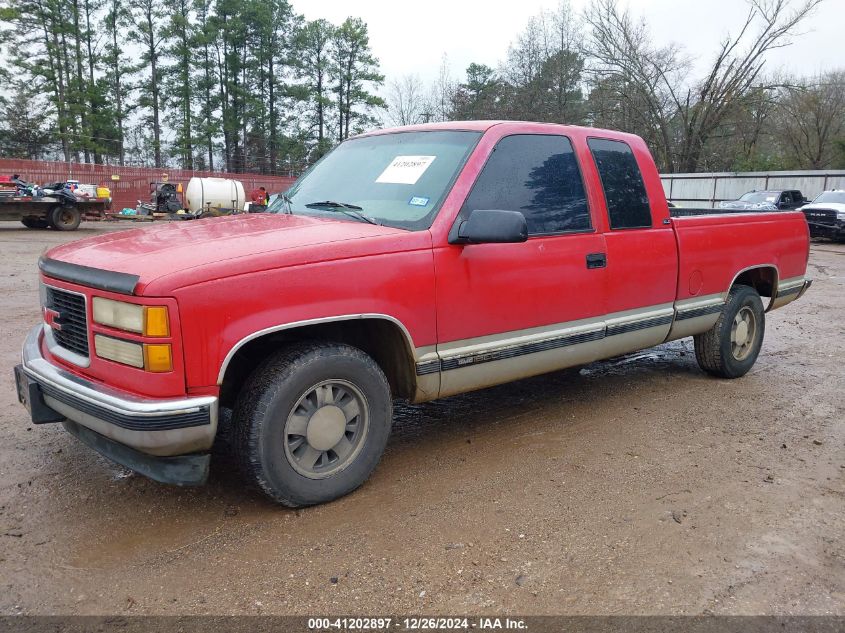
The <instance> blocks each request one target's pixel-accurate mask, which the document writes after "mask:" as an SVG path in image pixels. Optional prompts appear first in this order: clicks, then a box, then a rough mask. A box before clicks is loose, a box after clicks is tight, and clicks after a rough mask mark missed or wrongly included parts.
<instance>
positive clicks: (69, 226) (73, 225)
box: [49, 206, 82, 231]
mask: <svg viewBox="0 0 845 633" xmlns="http://www.w3.org/2000/svg"><path fill="white" fill-rule="evenodd" d="M49 216H50V224H51V225H52V227H53V228H54V229H56V230H57V231H75V230H76V229H78V228H79V223H80V222H82V214H81V213H80V212H79V209H77V208H76V207H61V206H59V207H54V208H53V210H52V211H51V212H50V214H49Z"/></svg>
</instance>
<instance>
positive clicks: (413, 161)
mask: <svg viewBox="0 0 845 633" xmlns="http://www.w3.org/2000/svg"><path fill="white" fill-rule="evenodd" d="M435 158H437V156H397V157H396V158H394V159H393V160H392V161H391V162H390V164H389V165H388V166H387V169H385V170H384V171H383V172H381V175H380V176H379V177H378V178H376V182H381V183H386V184H391V185H415V184H417V181H418V180H419V179H420V176H422V175H423V174H424V173H425V170H426V169H428V167H429V165H431V163H433V162H434V159H435Z"/></svg>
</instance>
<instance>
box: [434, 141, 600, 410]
mask: <svg viewBox="0 0 845 633" xmlns="http://www.w3.org/2000/svg"><path fill="white" fill-rule="evenodd" d="M475 209H503V210H510V211H521V212H522V213H523V214H524V215H525V217H526V221H527V224H528V234H529V237H528V240H527V241H526V242H523V243H516V244H447V245H444V246H442V247H439V248H435V251H434V264H435V274H436V293H437V330H438V345H437V350H438V354H439V356H440V369H441V389H440V396H441V397H442V396H447V395H450V394H454V393H460V392H463V391H468V390H471V389H477V388H481V387H486V386H490V385H494V384H498V383H502V382H507V381H510V380H515V379H518V378H522V377H526V376H531V375H536V374H540V373H545V372H548V371H553V370H555V369H559V368H561V367H565V366H570V365H574V364H579V363H584V362H589V361H591V360H594V359H596V358H598V357H599V355H600V350H601V337H602V336H603V332H604V321H603V317H604V314H605V305H606V286H607V279H606V271H607V258H606V250H605V242H604V236H603V235H602V234H601V233H599V232H597V231H596V230H595V228H594V227H595V222H594V220H593V218H592V217H591V214H590V207H589V204H588V201H587V194H586V191H585V187H584V183H583V180H582V177H581V170H580V167H579V161H578V158H577V156H576V153H575V151H574V149H573V146H572V143H571V141H570V139H569V138H567V137H566V136H562V135H550V134H516V135H509V136H504V137H503V138H501V139H499V140H498V142H497V144H496V146H495V148H494V149H493V151H492V153H491V155H490V156H489V158H488V160H487V163H486V165H485V166H484V168H483V169H482V171H481V172H480V174H479V176H478V178H477V179H476V181H475V184H474V185H473V187H472V189H471V191H470V193H469V195H468V196H467V198H466V200H465V202H464V204H463V206H462V208H461V212H460V215H459V217H458V220H457V223H459V222H460V221H461V220H462V219H464V218H466V217H468V214H469V213H470V212H471V211H473V210H475Z"/></svg>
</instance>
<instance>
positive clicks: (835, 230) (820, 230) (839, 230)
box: [807, 219, 845, 240]
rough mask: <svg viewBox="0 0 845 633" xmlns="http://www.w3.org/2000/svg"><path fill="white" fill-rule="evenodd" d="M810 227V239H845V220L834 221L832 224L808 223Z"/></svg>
mask: <svg viewBox="0 0 845 633" xmlns="http://www.w3.org/2000/svg"><path fill="white" fill-rule="evenodd" d="M807 224H808V225H809V227H810V237H826V238H828V239H831V240H842V239H845V220H839V219H836V220H833V221H832V222H828V223H824V224H822V223H821V222H807Z"/></svg>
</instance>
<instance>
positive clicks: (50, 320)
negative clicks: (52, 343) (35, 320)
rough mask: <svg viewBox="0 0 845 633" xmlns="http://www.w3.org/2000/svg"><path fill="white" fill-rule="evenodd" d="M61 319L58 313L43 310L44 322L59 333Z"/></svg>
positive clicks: (46, 309) (47, 309)
mask: <svg viewBox="0 0 845 633" xmlns="http://www.w3.org/2000/svg"><path fill="white" fill-rule="evenodd" d="M61 318H62V315H61V313H60V312H56V311H55V310H52V309H50V308H44V322H45V323H46V324H47V325H49V326H50V327H51V328H53V329H54V330H57V331H59V332H61V330H62V323H61Z"/></svg>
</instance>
